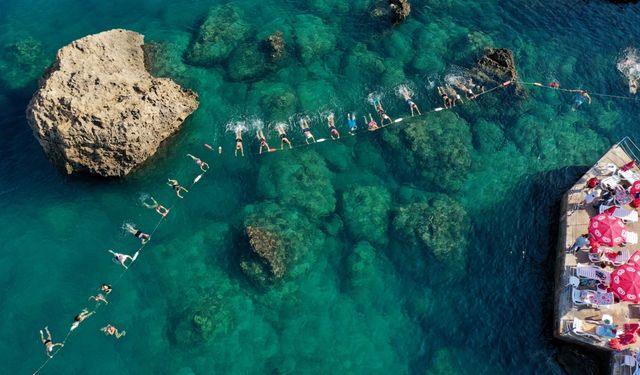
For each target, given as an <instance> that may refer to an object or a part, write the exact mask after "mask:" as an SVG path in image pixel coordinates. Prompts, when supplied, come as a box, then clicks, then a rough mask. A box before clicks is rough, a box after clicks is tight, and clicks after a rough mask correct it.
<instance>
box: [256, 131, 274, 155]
mask: <svg viewBox="0 0 640 375" xmlns="http://www.w3.org/2000/svg"><path fill="white" fill-rule="evenodd" d="M256 137H258V141H260V153H261V154H262V148H266V149H267V151H270V150H271V149H270V148H269V144H268V143H267V139H266V138H265V137H264V133H263V132H262V129H258V131H257V132H256Z"/></svg>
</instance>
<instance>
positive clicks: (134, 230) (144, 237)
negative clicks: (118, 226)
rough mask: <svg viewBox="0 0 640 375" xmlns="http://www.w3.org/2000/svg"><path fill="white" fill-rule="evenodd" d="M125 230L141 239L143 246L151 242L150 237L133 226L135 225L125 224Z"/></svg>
mask: <svg viewBox="0 0 640 375" xmlns="http://www.w3.org/2000/svg"><path fill="white" fill-rule="evenodd" d="M124 229H125V230H126V231H127V232H129V233H131V234H133V236H134V237H136V238H139V239H140V241H141V242H142V244H143V245H144V244H146V243H147V242H149V240H150V239H151V236H150V235H148V234H146V233H142V232H141V231H140V230H138V229H137V228H136V227H135V226H133V224H129V223H125V224H124Z"/></svg>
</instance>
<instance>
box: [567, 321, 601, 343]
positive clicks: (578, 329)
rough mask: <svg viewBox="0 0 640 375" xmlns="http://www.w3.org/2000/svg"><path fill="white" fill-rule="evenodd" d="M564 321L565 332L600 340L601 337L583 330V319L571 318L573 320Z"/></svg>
mask: <svg viewBox="0 0 640 375" xmlns="http://www.w3.org/2000/svg"><path fill="white" fill-rule="evenodd" d="M565 323H566V327H567V328H566V332H569V333H571V334H574V335H576V336H580V337H585V338H588V339H591V340H594V341H596V342H600V341H601V338H600V337H599V336H597V335H594V334H592V333H588V332H585V330H584V321H582V320H581V319H578V318H573V321H565Z"/></svg>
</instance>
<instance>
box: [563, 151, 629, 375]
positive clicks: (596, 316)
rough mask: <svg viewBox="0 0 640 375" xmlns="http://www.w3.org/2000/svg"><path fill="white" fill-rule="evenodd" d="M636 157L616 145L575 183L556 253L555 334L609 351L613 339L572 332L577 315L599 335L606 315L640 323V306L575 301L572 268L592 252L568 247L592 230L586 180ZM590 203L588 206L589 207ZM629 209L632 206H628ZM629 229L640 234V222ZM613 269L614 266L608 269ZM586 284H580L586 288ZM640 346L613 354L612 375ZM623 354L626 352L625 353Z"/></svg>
mask: <svg viewBox="0 0 640 375" xmlns="http://www.w3.org/2000/svg"><path fill="white" fill-rule="evenodd" d="M631 160H632V157H631V156H630V152H627V151H625V148H624V147H621V146H619V145H615V146H613V147H612V148H611V149H610V150H609V151H608V152H607V153H606V154H605V155H604V156H603V157H602V158H601V159H600V160H599V161H598V163H597V164H596V165H594V166H593V167H592V168H591V169H589V171H587V173H586V174H585V175H584V176H582V177H581V178H580V180H578V182H576V184H575V185H573V187H572V188H571V189H570V190H569V191H568V192H567V193H566V194H565V195H564V196H563V199H562V208H561V210H562V211H561V213H562V217H561V220H560V230H559V233H558V235H559V238H558V249H557V254H556V289H555V320H556V322H555V325H554V331H555V332H554V335H555V336H556V337H558V338H559V339H562V340H566V341H569V342H573V343H578V344H582V345H587V346H589V347H591V348H600V349H602V350H606V351H609V352H612V353H613V351H612V350H611V349H610V348H609V346H608V341H609V339H607V338H604V337H602V338H601V339H599V340H598V339H594V338H588V337H585V336H581V335H578V334H576V333H575V332H572V330H571V327H572V325H573V321H574V318H578V319H581V320H583V321H585V323H584V330H585V331H586V332H587V333H591V334H593V335H594V336H595V337H596V338H598V337H599V336H597V335H596V334H595V328H596V327H597V325H598V324H599V323H601V322H602V316H603V315H604V314H607V315H610V316H611V317H613V324H615V325H617V326H618V327H619V329H620V330H622V325H623V324H624V323H637V322H640V320H639V319H640V305H634V304H630V303H628V302H619V303H615V304H613V305H611V306H610V307H601V308H591V307H584V306H577V305H575V304H574V303H573V301H572V297H571V293H572V289H573V288H572V287H571V286H569V278H570V276H572V269H573V268H574V267H575V266H576V265H577V264H579V263H580V264H585V265H588V264H589V259H588V251H579V252H578V253H576V254H571V253H569V252H567V250H568V249H569V248H570V247H571V246H572V245H573V243H574V242H575V240H576V238H577V237H579V236H581V235H583V234H586V233H587V232H588V225H589V220H590V218H591V217H592V216H594V215H596V214H597V212H596V210H595V208H594V207H593V206H592V205H584V204H582V203H583V202H584V198H585V196H586V193H587V187H586V182H587V181H588V180H589V179H590V178H591V177H598V178H600V179H602V178H604V177H606V176H608V175H610V174H611V171H609V170H607V169H606V165H607V164H614V165H615V166H617V167H622V166H623V165H624V164H627V163H628V162H630V161H631ZM632 170H633V171H634V172H636V173H639V174H640V169H638V167H635V168H633V169H632ZM585 206H586V207H585ZM626 208H629V206H626ZM627 229H628V230H629V231H633V232H636V233H640V222H636V223H628V224H627ZM637 249H640V245H626V246H623V247H616V248H615V250H630V251H631V252H633V251H635V250H637ZM615 250H614V251H615ZM606 269H607V271H612V270H613V268H611V267H608V268H606ZM582 288H583V287H580V289H582ZM639 348H640V340H638V342H636V343H635V344H632V345H628V346H625V347H624V349H625V350H624V351H623V352H622V353H618V354H616V355H613V356H612V364H611V370H612V374H616V375H617V374H622V372H621V370H622V368H621V367H620V363H621V362H622V360H623V357H624V356H623V355H624V354H629V352H630V351H631V350H634V351H637V350H638V349H639ZM621 354H622V355H621ZM624 370H625V371H624V372H625V373H627V374H628V373H629V368H628V367H626V368H624Z"/></svg>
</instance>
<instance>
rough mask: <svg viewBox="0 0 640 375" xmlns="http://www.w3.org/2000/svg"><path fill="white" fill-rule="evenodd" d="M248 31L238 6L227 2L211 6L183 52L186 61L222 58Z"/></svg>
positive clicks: (207, 63)
mask: <svg viewBox="0 0 640 375" xmlns="http://www.w3.org/2000/svg"><path fill="white" fill-rule="evenodd" d="M250 31H251V27H250V26H249V24H248V23H247V22H245V20H244V19H243V14H242V13H241V11H240V9H238V8H236V7H234V6H231V5H221V6H217V7H214V8H212V9H211V10H210V11H209V14H207V17H206V18H205V19H204V21H203V22H202V25H200V28H199V29H198V34H197V35H196V37H195V39H194V40H193V42H192V43H191V45H190V46H189V48H188V49H187V51H186V54H185V60H186V62H187V63H188V64H191V65H198V66H213V65H214V64H217V63H219V62H221V61H223V60H225V59H226V58H227V57H229V55H231V52H233V50H234V49H235V48H236V47H237V46H238V45H240V44H241V43H242V42H243V41H244V40H245V39H247V37H248V36H249V33H250Z"/></svg>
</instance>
